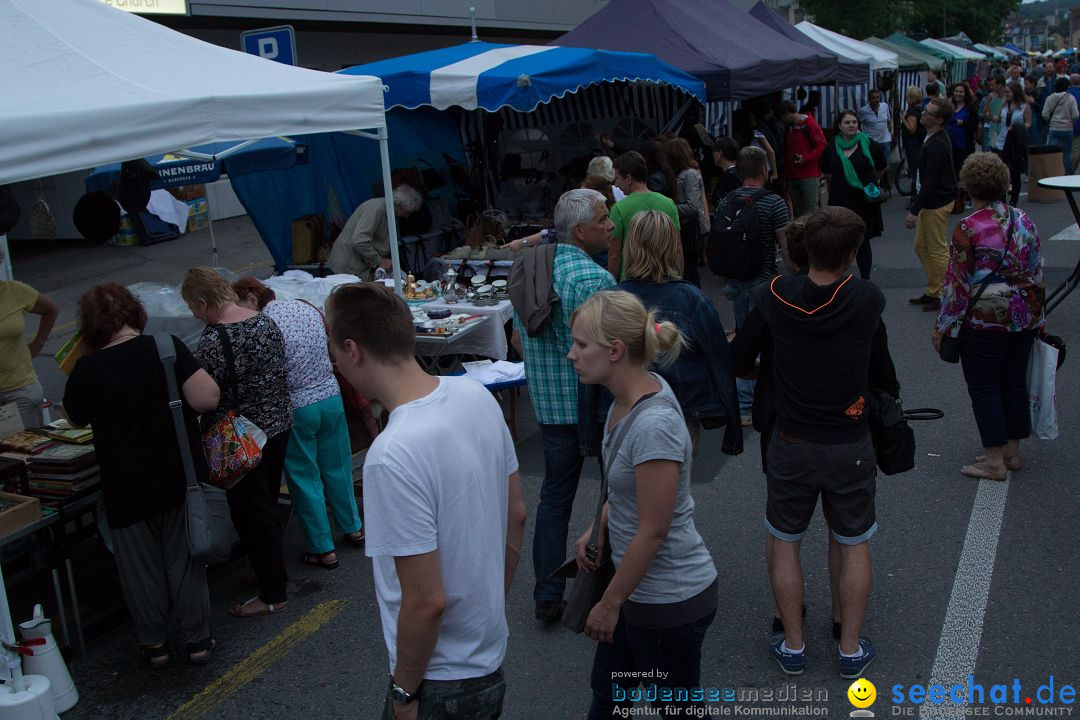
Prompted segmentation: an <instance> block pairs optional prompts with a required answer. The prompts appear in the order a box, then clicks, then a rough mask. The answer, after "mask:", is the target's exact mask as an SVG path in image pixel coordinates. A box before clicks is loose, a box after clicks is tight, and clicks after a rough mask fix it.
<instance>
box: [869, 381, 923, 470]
mask: <svg viewBox="0 0 1080 720" xmlns="http://www.w3.org/2000/svg"><path fill="white" fill-rule="evenodd" d="M866 420H867V422H868V423H869V424H870V439H871V440H872V441H873V443H874V452H875V453H876V455H877V466H878V469H879V470H881V472H882V474H884V475H895V474H897V473H902V472H907V471H908V470H910V469H912V468H913V467H915V431H914V430H912V429H911V426H910V425H908V423H907V418H906V417H905V416H904V409H903V405H902V404H901V402H900V398H894V397H893V396H892V395H890V394H889V393H887V392H885V391H884V390H878V389H873V388H871V390H870V403H869V413H868V414H867V417H866Z"/></svg>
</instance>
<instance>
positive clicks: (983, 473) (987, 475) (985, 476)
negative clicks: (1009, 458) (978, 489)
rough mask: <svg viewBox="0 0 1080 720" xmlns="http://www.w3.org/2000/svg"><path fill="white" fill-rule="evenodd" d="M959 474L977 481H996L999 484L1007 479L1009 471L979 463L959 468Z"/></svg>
mask: <svg viewBox="0 0 1080 720" xmlns="http://www.w3.org/2000/svg"><path fill="white" fill-rule="evenodd" d="M960 474H961V475H963V476H964V477H969V478H976V479H978V480H997V481H999V482H1000V481H1003V480H1008V479H1009V469H1008V468H1007V467H1005V466H1004V465H1001V466H999V467H995V466H993V465H987V464H985V463H979V462H976V463H973V464H971V465H965V466H964V467H962V468H960Z"/></svg>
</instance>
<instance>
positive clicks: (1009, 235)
mask: <svg viewBox="0 0 1080 720" xmlns="http://www.w3.org/2000/svg"><path fill="white" fill-rule="evenodd" d="M1006 207H1007V206H1006ZM1015 226H1016V211H1015V210H1013V209H1012V208H1011V207H1010V208H1009V225H1008V227H1007V228H1006V230H1005V247H1004V248H1003V249H1002V251H1001V259H999V260H998V264H997V265H996V266H995V267H994V269H993V270H991V271H990V274H989V275H987V276H986V279H985V280H983V281H982V282H981V283H979V289H978V290H977V291H976V292H975V294H974V295H972V296H971V299H970V300H968V305H967V310H966V311H964V318H963V320H961V321H960V325H959V326H958V327H961V328H962V327H964V325H966V324H967V321H968V318H970V317H971V313H972V312H974V310H975V306H976V305H977V304H978V302H979V298H981V297H982V294H983V292H984V291H985V290H986V287H987V286H988V285H989V284H990V281H991V280H993V279H994V276H995V275H997V274H998V271H999V270H1001V266H1002V265H1004V264H1005V258H1007V257H1008V256H1009V248H1010V247H1012V239H1013V228H1014V227H1015ZM972 253H973V254H974V250H972Z"/></svg>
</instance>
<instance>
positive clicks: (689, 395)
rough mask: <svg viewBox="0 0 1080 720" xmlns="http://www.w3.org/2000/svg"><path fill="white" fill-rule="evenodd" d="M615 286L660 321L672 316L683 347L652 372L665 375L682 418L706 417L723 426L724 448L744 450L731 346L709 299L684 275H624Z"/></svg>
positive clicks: (709, 422)
mask: <svg viewBox="0 0 1080 720" xmlns="http://www.w3.org/2000/svg"><path fill="white" fill-rule="evenodd" d="M614 289H616V290H626V291H627V292H629V293H632V294H634V295H636V296H637V297H638V299H640V300H641V302H642V304H644V305H645V307H646V308H648V309H649V310H653V311H655V312H656V317H657V320H658V321H660V320H670V321H671V322H673V323H675V325H676V326H677V327H678V328H679V330H680V331H681V332H682V334H683V335H684V336H685V337H686V340H687V346H686V347H684V348H683V351H682V353H680V354H679V357H678V359H677V360H675V362H673V363H671V364H670V365H667V366H665V367H659V368H656V369H655V370H656V372H657V373H659V374H660V376H661V377H663V378H664V379H665V380H667V382H668V384H669V385H670V386H671V389H672V390H673V391H674V392H675V397H677V398H678V399H679V404H680V405H681V406H682V410H683V414H684V415H685V416H686V417H688V418H695V419H698V420H702V421H705V425H706V427H716V426H717V425H720V424H723V425H725V429H724V441H723V445H722V446H721V449H722V450H723V452H724V453H726V454H728V455H737V454H739V453H740V452H742V448H743V440H742V426H741V425H740V424H739V403H738V399H737V398H738V395H737V394H736V392H735V374H734V372H733V370H732V362H731V348H730V346H729V345H728V341H727V336H726V335H725V333H724V326H723V325H722V324H721V322H720V315H719V313H717V311H716V307H715V306H714V305H713V304H712V301H711V300H709V298H708V297H707V296H706V295H705V293H703V292H702V291H701V290H700V289H699V288H697V287H695V286H694V285H691V284H690V283H688V282H686V281H684V280H670V281H668V282H662V283H661V282H653V281H649V280H626V281H623V282H622V283H620V284H619V285H617V286H616V287H615V288H614Z"/></svg>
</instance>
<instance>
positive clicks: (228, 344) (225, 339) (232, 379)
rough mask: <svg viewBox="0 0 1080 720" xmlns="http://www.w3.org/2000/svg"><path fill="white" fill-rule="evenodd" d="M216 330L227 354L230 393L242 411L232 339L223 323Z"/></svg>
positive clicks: (227, 377)
mask: <svg viewBox="0 0 1080 720" xmlns="http://www.w3.org/2000/svg"><path fill="white" fill-rule="evenodd" d="M214 330H215V331H216V332H217V336H218V340H220V341H221V352H222V353H223V354H224V355H225V377H226V380H227V382H228V383H229V394H230V395H232V404H233V409H234V410H236V412H240V397H239V395H238V392H239V390H238V389H237V387H236V357H235V356H234V355H233V347H232V341H231V340H229V333H228V332H226V330H225V327H224V326H223V325H221V324H218V325H215V326H214Z"/></svg>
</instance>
